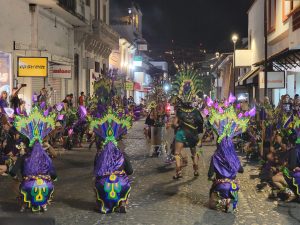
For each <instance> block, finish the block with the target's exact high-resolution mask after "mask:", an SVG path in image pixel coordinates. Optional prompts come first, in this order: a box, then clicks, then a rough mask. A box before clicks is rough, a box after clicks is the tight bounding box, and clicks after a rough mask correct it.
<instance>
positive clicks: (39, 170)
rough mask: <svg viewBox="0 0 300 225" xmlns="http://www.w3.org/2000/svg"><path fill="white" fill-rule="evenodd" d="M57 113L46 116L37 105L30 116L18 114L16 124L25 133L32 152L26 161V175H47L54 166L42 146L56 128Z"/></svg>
mask: <svg viewBox="0 0 300 225" xmlns="http://www.w3.org/2000/svg"><path fill="white" fill-rule="evenodd" d="M55 117H56V115H55V114H51V115H49V116H48V115H47V116H45V115H44V113H43V112H41V111H40V110H39V109H38V108H37V107H35V108H33V109H32V111H31V113H30V114H29V116H16V119H15V122H14V125H15V127H16V129H17V130H18V131H19V132H20V133H21V134H23V135H25V136H26V137H27V138H28V139H29V141H30V143H29V146H30V147H32V152H31V154H30V155H29V157H28V158H26V159H25V163H24V175H25V176H28V175H32V176H36V175H46V174H48V173H49V171H50V170H51V168H52V161H51V159H50V157H49V156H48V155H47V153H46V152H45V151H44V149H43V147H42V143H43V139H44V138H45V137H46V136H47V135H49V133H50V132H51V131H52V130H53V129H54V128H55Z"/></svg>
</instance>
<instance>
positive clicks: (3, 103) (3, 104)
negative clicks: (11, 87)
mask: <svg viewBox="0 0 300 225" xmlns="http://www.w3.org/2000/svg"><path fill="white" fill-rule="evenodd" d="M7 107H8V102H7V92H6V91H2V92H1V96H0V113H1V112H2V113H3V110H4V108H7Z"/></svg>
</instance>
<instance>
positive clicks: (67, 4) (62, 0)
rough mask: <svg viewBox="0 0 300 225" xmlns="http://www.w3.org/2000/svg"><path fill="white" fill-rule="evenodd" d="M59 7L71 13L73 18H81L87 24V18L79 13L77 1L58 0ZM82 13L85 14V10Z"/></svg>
mask: <svg viewBox="0 0 300 225" xmlns="http://www.w3.org/2000/svg"><path fill="white" fill-rule="evenodd" d="M58 5H59V6H60V7H61V8H63V9H64V10H66V11H68V12H69V13H71V14H72V15H73V16H76V17H77V18H79V19H80V20H81V21H83V22H85V23H87V20H86V18H85V17H84V16H83V15H81V14H79V13H78V12H77V0H58ZM81 7H82V6H81ZM83 7H84V6H83ZM82 11H83V13H85V12H84V11H85V10H84V8H83V9H82Z"/></svg>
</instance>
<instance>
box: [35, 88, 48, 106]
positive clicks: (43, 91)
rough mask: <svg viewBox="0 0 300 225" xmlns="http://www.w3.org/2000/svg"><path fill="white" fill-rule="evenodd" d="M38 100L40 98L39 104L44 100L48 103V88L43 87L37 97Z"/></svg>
mask: <svg viewBox="0 0 300 225" xmlns="http://www.w3.org/2000/svg"><path fill="white" fill-rule="evenodd" d="M37 100H38V102H39V104H41V103H42V102H45V103H47V90H46V88H42V89H41V91H40V95H39V96H38V97H37Z"/></svg>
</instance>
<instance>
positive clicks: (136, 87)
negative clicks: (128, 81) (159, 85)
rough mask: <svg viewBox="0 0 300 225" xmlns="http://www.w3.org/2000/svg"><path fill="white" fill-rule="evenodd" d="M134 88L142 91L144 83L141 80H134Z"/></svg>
mask: <svg viewBox="0 0 300 225" xmlns="http://www.w3.org/2000/svg"><path fill="white" fill-rule="evenodd" d="M134 90H135V91H141V90H142V85H141V83H139V82H134Z"/></svg>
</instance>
